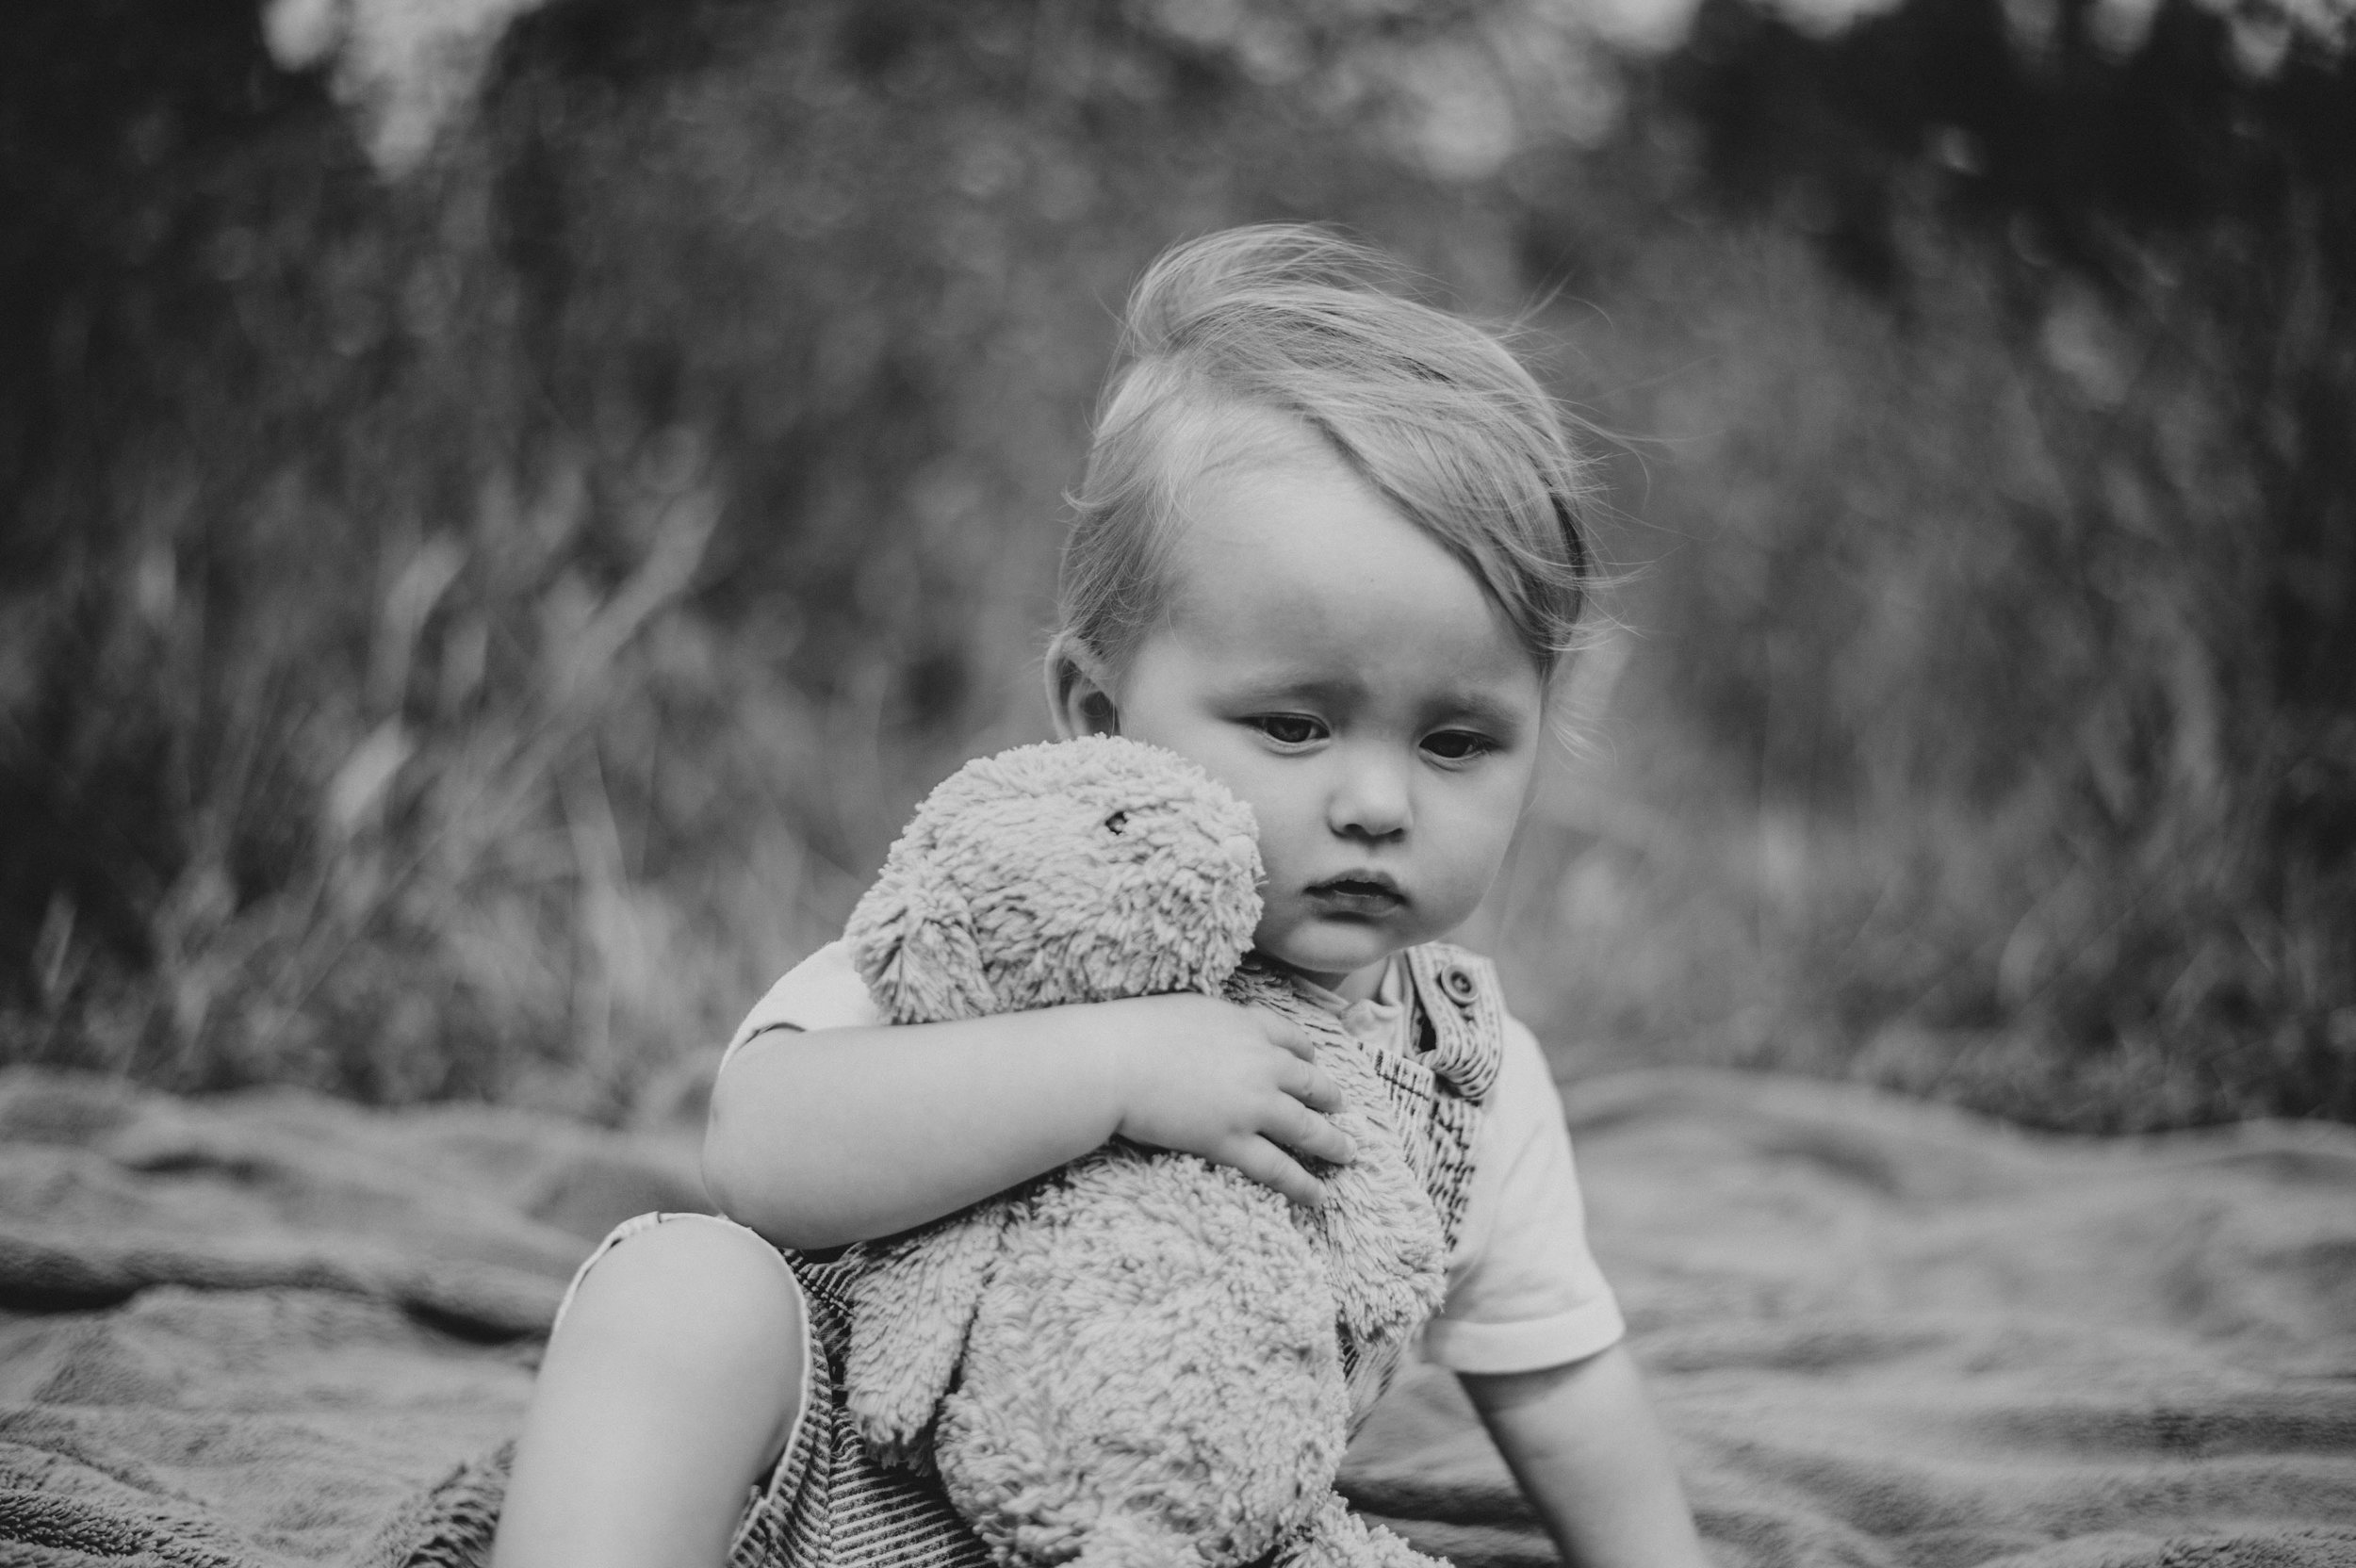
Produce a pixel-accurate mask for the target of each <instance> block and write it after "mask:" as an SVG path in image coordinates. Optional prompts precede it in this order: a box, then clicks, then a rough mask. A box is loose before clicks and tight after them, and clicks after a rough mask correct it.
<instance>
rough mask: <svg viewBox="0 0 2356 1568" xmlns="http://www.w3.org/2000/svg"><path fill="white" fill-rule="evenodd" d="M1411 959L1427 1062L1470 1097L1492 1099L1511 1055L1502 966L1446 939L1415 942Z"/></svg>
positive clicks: (1421, 1045) (1410, 976)
mask: <svg viewBox="0 0 2356 1568" xmlns="http://www.w3.org/2000/svg"><path fill="white" fill-rule="evenodd" d="M1406 959H1407V976H1408V979H1409V981H1410V983H1411V984H1412V986H1413V988H1414V989H1415V1012H1416V1015H1417V1017H1418V1018H1419V1019H1420V1020H1421V1023H1420V1024H1419V1026H1418V1033H1419V1036H1420V1037H1419V1038H1418V1040H1417V1041H1416V1044H1417V1046H1418V1047H1419V1048H1420V1051H1421V1055H1422V1060H1423V1062H1424V1064H1425V1065H1426V1066H1428V1067H1430V1068H1431V1069H1432V1071H1434V1072H1436V1073H1438V1074H1439V1075H1440V1076H1441V1077H1442V1078H1443V1079H1445V1080H1447V1082H1448V1086H1449V1087H1450V1088H1452V1089H1454V1090H1455V1091H1456V1092H1457V1093H1458V1094H1460V1095H1463V1096H1464V1098H1465V1099H1467V1100H1474V1101H1481V1100H1486V1099H1488V1098H1489V1088H1490V1086H1492V1085H1494V1084H1495V1083H1496V1082H1497V1065H1498V1063H1500V1062H1501V1061H1503V1060H1504V1056H1505V995H1504V991H1503V989H1502V988H1500V987H1499V986H1498V984H1497V965H1495V964H1493V963H1491V962H1490V961H1489V960H1488V959H1486V958H1483V957H1482V956H1481V955H1479V954H1477V953H1467V952H1465V951H1464V949H1463V948H1461V947H1451V946H1449V945H1448V943H1446V942H1426V943H1424V944H1423V945H1422V946H1421V947H1411V948H1409V949H1408V950H1407V953H1406Z"/></svg>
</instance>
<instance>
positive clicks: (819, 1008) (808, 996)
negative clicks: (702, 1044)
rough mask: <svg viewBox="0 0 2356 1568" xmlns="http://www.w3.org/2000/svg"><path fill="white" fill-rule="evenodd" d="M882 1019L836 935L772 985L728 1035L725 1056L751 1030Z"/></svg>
mask: <svg viewBox="0 0 2356 1568" xmlns="http://www.w3.org/2000/svg"><path fill="white" fill-rule="evenodd" d="M882 1021H883V1016H882V1014H881V1013H880V1012H879V1011H878V1010H877V1009H876V1006H875V998H874V997H873V996H871V995H869V994H868V990H867V982H866V981H864V980H862V979H860V978H859V967H858V965H857V964H855V963H854V962H853V961H852V958H851V948H850V944H849V943H848V942H845V941H843V940H841V939H837V940H834V941H830V942H828V943H827V944H826V946H824V947H822V948H820V949H818V951H816V952H815V953H812V954H811V955H810V956H809V957H807V958H804V959H803V960H802V961H801V962H800V963H798V964H795V965H794V967H793V968H792V969H790V970H787V971H786V972H785V973H784V974H783V975H781V976H780V977H779V978H778V980H777V984H776V985H774V986H771V987H770V988H769V989H768V991H767V992H766V993H765V994H763V995H762V997H761V1000H760V1001H759V1002H756V1003H754V1004H753V1010H752V1011H751V1012H749V1013H746V1014H745V1015H744V1022H742V1023H740V1024H738V1025H737V1026H736V1033H735V1034H734V1035H733V1036H731V1037H729V1039H728V1054H727V1055H724V1056H722V1057H721V1059H720V1061H721V1065H722V1066H723V1067H725V1066H727V1065H728V1056H733V1055H734V1054H736V1052H737V1048H738V1047H740V1046H742V1045H743V1044H744V1042H745V1041H746V1040H748V1039H751V1038H752V1037H754V1036H755V1035H759V1034H762V1033H765V1032H766V1031H768V1030H771V1029H799V1030H805V1031H807V1030H811V1029H843V1028H859V1027H864V1026H866V1025H868V1024H873V1023H880V1022H882Z"/></svg>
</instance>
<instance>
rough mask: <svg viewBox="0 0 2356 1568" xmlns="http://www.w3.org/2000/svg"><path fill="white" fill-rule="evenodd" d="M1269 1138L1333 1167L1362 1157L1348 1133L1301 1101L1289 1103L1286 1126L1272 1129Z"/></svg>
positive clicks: (1284, 1123) (1284, 1121) (1285, 1113)
mask: <svg viewBox="0 0 2356 1568" xmlns="http://www.w3.org/2000/svg"><path fill="white" fill-rule="evenodd" d="M1268 1135H1269V1136H1270V1137H1272V1138H1274V1139H1275V1140H1276V1141H1277V1142H1279V1143H1281V1144H1283V1145H1284V1147H1285V1148H1287V1149H1293V1150H1298V1151H1299V1152H1301V1153H1303V1154H1309V1155H1314V1156H1315V1157H1316V1158H1317V1159H1320V1160H1324V1161H1327V1162H1328V1163H1330V1164H1333V1165H1348V1164H1349V1163H1350V1161H1351V1160H1353V1159H1355V1158H1356V1157H1357V1154H1358V1149H1357V1146H1356V1145H1355V1144H1353V1143H1351V1142H1350V1135H1349V1134H1348V1133H1345V1132H1343V1131H1342V1130H1341V1129H1340V1128H1339V1127H1336V1126H1334V1125H1333V1123H1332V1122H1330V1121H1328V1120H1326V1119H1325V1118H1323V1117H1321V1116H1319V1115H1317V1112H1315V1111H1313V1110H1311V1109H1309V1107H1308V1106H1306V1105H1304V1104H1302V1103H1301V1102H1299V1101H1297V1100H1296V1101H1291V1102H1288V1103H1287V1105H1286V1109H1285V1112H1284V1117H1283V1120H1282V1125H1280V1126H1277V1127H1275V1128H1272V1129H1270V1131H1269V1133H1268Z"/></svg>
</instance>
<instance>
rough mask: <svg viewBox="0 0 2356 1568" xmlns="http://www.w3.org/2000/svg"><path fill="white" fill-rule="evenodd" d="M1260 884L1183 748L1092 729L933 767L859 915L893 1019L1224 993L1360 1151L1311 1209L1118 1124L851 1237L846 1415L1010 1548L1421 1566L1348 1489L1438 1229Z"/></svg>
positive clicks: (1211, 1560)
mask: <svg viewBox="0 0 2356 1568" xmlns="http://www.w3.org/2000/svg"><path fill="white" fill-rule="evenodd" d="M1259 879H1260V861H1259V853H1258V849H1257V845H1256V841H1255V837H1254V825H1253V822H1252V813H1251V809H1250V808H1249V807H1247V806H1245V805H1244V804H1243V803H1242V802H1241V801H1239V800H1237V799H1236V798H1235V796H1234V795H1233V794H1231V793H1229V792H1227V791H1226V790H1225V789H1223V788H1222V787H1220V786H1219V784H1217V783H1216V782H1214V781H1213V780H1212V779H1211V778H1210V776H1208V775H1206V774H1205V773H1203V771H1202V770H1201V769H1200V768H1198V767H1196V766H1195V765H1194V764H1193V763H1191V762H1189V761H1186V760H1185V759H1183V758H1180V757H1178V756H1176V755H1175V754H1173V753H1170V752H1168V751H1164V750H1162V749H1160V748H1157V747H1153V746H1149V745H1145V744H1141V743H1137V742H1133V741H1128V740H1123V739H1120V738H1117V737H1107V736H1089V737H1083V738H1080V739H1076V740H1070V741H1062V742H1053V743H1044V744H1039V745H1031V746H1023V747H1018V748H1015V749H1014V750H1011V751H1007V752H1002V753H1000V754H999V755H997V756H994V757H988V758H983V759H980V760H976V761H973V762H971V763H968V764H967V765H966V766H965V767H964V768H963V769H962V770H960V771H959V772H958V773H957V774H956V775H954V776H951V777H950V778H949V779H947V780H946V781H945V782H943V783H942V784H941V786H940V787H939V788H938V789H937V790H935V791H934V792H933V793H932V794H931V795H930V796H929V797H927V799H926V800H925V801H924V804H923V805H922V806H921V807H920V808H919V809H918V810H917V812H916V814H915V817H914V819H913V820H912V821H911V823H910V825H909V826H908V830H907V832H906V833H905V834H904V835H903V836H902V837H901V839H900V840H899V841H898V842H897V843H895V844H894V845H893V846H892V851H891V853H890V855H889V857H888V858H887V859H886V863H885V866H884V869H883V872H882V874H881V875H880V877H879V878H878V880H877V881H876V883H875V886H874V887H873V888H872V889H871V890H869V891H868V893H867V894H866V896H865V897H864V898H863V899H862V900H861V901H860V903H859V907H858V909H857V911H856V913H855V914H854V915H853V917H852V920H851V922H850V924H849V926H848V928H847V929H846V931H845V933H844V935H845V939H846V940H847V941H848V942H849V944H850V945H851V948H852V951H853V955H854V957H855V959H856V962H857V964H858V966H859V972H860V973H861V975H862V976H863V978H864V979H865V980H866V982H867V985H868V988H869V990H870V991H871V992H872V994H873V995H874V997H875V1002H876V1004H877V1005H878V1007H879V1008H880V1010H881V1011H882V1013H883V1014H884V1016H885V1017H886V1018H888V1019H890V1020H892V1021H895V1022H924V1021H942V1020H949V1019H958V1018H970V1017H976V1016H980V1015H983V1014H987V1013H996V1012H1008V1011H1014V1010H1018V1009H1023V1008H1030V1007H1042V1006H1049V1005H1058V1004H1064V1003H1079V1002H1100V1001H1110V1000H1114V999H1118V998H1121V997H1130V996H1144V995H1152V994H1158V993H1164V992H1176V991H1199V992H1203V993H1204V994H1209V995H1223V996H1225V997H1227V998H1229V999H1230V1000H1233V1001H1236V1002H1242V1003H1249V1004H1254V1005H1262V1006H1268V1007H1271V1008H1274V1009H1276V1010H1277V1011H1279V1012H1281V1013H1282V1014H1284V1016H1285V1017H1287V1018H1289V1019H1292V1020H1293V1021H1296V1022H1297V1023H1298V1024H1299V1025H1300V1026H1301V1027H1302V1028H1303V1029H1304V1030H1306V1031H1308V1032H1309V1035H1310V1037H1311V1039H1312V1040H1313V1041H1315V1042H1316V1045H1317V1061H1318V1064H1319V1066H1320V1067H1321V1068H1323V1069H1324V1070H1325V1071H1326V1072H1327V1074H1328V1075H1329V1076H1330V1077H1331V1078H1332V1079H1333V1082H1334V1084H1335V1086H1337V1087H1338V1088H1339V1090H1340V1091H1341V1094H1342V1097H1343V1099H1344V1102H1345V1106H1344V1109H1342V1110H1341V1111H1339V1112H1336V1113H1334V1114H1333V1118H1332V1119H1333V1122H1334V1123H1335V1124H1336V1125H1337V1126H1338V1127H1340V1128H1341V1130H1342V1131H1343V1132H1345V1133H1346V1134H1348V1135H1349V1136H1350V1140H1351V1143H1352V1145H1353V1148H1354V1151H1355V1157H1354V1158H1353V1159H1352V1160H1351V1162H1350V1164H1348V1165H1343V1166H1327V1165H1323V1164H1322V1163H1320V1162H1311V1163H1312V1164H1313V1165H1315V1166H1316V1168H1317V1170H1318V1172H1319V1174H1320V1175H1321V1177H1322V1179H1323V1181H1324V1182H1325V1184H1326V1187H1327V1191H1328V1194H1329V1198H1328V1201H1327V1202H1326V1203H1325V1205H1324V1206H1323V1207H1322V1208H1320V1209H1317V1210H1305V1209H1300V1208H1297V1207H1296V1206H1294V1205H1292V1204H1290V1203H1288V1202H1286V1201H1284V1199H1283V1198H1281V1197H1279V1196H1278V1195H1276V1194H1275V1193H1273V1192H1271V1191H1269V1190H1268V1188H1266V1187H1264V1186H1261V1185H1260V1184H1256V1183H1254V1182H1252V1181H1251V1180H1249V1179H1247V1178H1245V1177H1244V1176H1242V1175H1240V1174H1238V1173H1237V1172H1235V1171H1234V1170H1232V1169H1229V1168H1225V1167H1222V1166H1216V1165H1213V1164H1211V1163H1210V1162H1208V1161H1205V1160H1203V1159H1200V1158H1197V1157H1196V1156H1194V1155H1191V1154H1183V1153H1176V1152H1170V1151H1162V1150H1152V1149H1147V1148H1143V1147H1140V1146H1137V1145H1134V1144H1130V1143H1128V1142H1126V1141H1124V1140H1120V1139H1116V1140H1114V1141H1113V1142H1112V1143H1109V1144H1107V1145H1105V1146H1104V1148H1103V1149H1101V1150H1099V1151H1097V1152H1094V1153H1093V1154H1090V1155H1088V1156H1085V1157H1083V1158H1082V1159H1080V1160H1077V1161H1074V1162H1072V1164H1070V1165H1068V1166H1065V1167H1064V1168H1061V1169H1059V1170H1057V1171H1055V1172H1051V1173H1049V1174H1048V1175H1047V1176H1045V1177H1041V1178H1039V1179H1038V1180H1036V1181H1034V1182H1031V1183H1028V1184H1024V1185H1023V1186H1021V1187H1018V1188H1016V1189H1014V1190H1013V1191H1011V1192H1008V1193H1005V1194H1001V1195H999V1196H998V1197H996V1198H993V1199H990V1200H988V1201H984V1202H981V1203H978V1204H975V1205H973V1207H971V1208H968V1209H965V1210H961V1211H959V1212H958V1213H957V1214H955V1215H952V1216H949V1217H946V1218H944V1219H941V1220H939V1221H936V1222H934V1223H932V1224H930V1225H927V1226H923V1227H920V1228H918V1229H917V1230H914V1231H911V1232H908V1233H903V1234H901V1235H899V1236H895V1237H891V1238H887V1239H886V1240H884V1241H881V1242H877V1243H871V1244H869V1245H868V1249H867V1250H868V1254H869V1256H868V1265H867V1267H866V1268H865V1270H864V1271H863V1273H862V1274H861V1275H860V1277H859V1282H858V1284H857V1286H856V1287H855V1290H854V1295H853V1311H852V1333H851V1342H850V1346H849V1349H848V1353H847V1355H846V1358H845V1367H844V1382H845V1387H846V1397H847V1401H848V1404H849V1407H850V1410H851V1412H852V1415H853V1418H854V1420H855V1422H856V1423H857V1425H858V1427H859V1432H860V1436H861V1438H862V1440H863V1441H864V1442H865V1443H866V1444H867V1446H868V1447H869V1449H870V1451H871V1452H873V1453H874V1454H875V1455H876V1456H877V1458H878V1459H880V1460H882V1461H883V1462H887V1463H897V1464H903V1465H908V1466H911V1467H916V1468H923V1467H925V1466H927V1465H929V1466H931V1467H933V1468H934V1469H936V1470H937V1472H938V1474H939V1476H940V1478H941V1483H942V1486H943V1489H944V1490H945V1492H946V1493H947V1495H948V1496H949V1499H950V1501H951V1502H952V1504H953V1505H954V1506H955V1507H956V1508H957V1511H958V1512H959V1513H960V1514H961V1515H962V1516H963V1518H964V1519H965V1520H966V1522H967V1524H968V1525H969V1526H971V1527H972V1528H973V1530H974V1532H975V1534H976V1535H978V1536H979V1537H980V1539H981V1540H982V1541H983V1543H984V1544H986V1545H987V1546H989V1548H990V1551H991V1553H992V1556H993V1557H994V1558H995V1559H996V1560H998V1561H999V1562H1001V1563H1006V1564H1039V1565H1044V1564H1048V1563H1061V1562H1067V1561H1072V1562H1077V1563H1079V1564H1081V1565H1083V1568H1235V1565H1241V1564H1249V1563H1258V1562H1261V1561H1262V1560H1268V1561H1271V1562H1277V1563H1284V1564H1289V1565H1294V1568H1434V1560H1432V1559H1429V1558H1426V1557H1424V1556H1422V1555H1421V1554H1419V1553H1417V1552H1415V1550H1414V1549H1413V1548H1412V1547H1410V1546H1409V1545H1408V1544H1406V1543H1405V1542H1403V1541H1401V1540H1400V1539H1399V1537H1397V1536H1396V1535H1393V1534H1391V1533H1390V1532H1389V1531H1387V1530H1384V1529H1383V1528H1381V1527H1377V1526H1372V1525H1369V1524H1367V1523H1366V1522H1365V1521H1364V1520H1362V1519H1360V1518H1359V1517H1358V1516H1357V1515H1356V1514H1354V1513H1351V1512H1350V1511H1349V1510H1348V1509H1347V1508H1346V1507H1345V1506H1344V1504H1343V1502H1342V1500H1341V1498H1340V1496H1339V1495H1337V1494H1336V1493H1335V1492H1334V1490H1333V1478H1334V1473H1335V1470H1336V1468H1337V1467H1338V1465H1339V1463H1340V1461H1341V1455H1342V1448H1343V1446H1344V1444H1345V1443H1346V1442H1347V1441H1348V1438H1349V1435H1350V1428H1351V1425H1352V1421H1353V1418H1354V1417H1355V1416H1357V1415H1362V1414H1363V1413H1364V1407H1365V1406H1366V1404H1370V1403H1371V1400H1372V1397H1373V1395H1374V1394H1375V1393H1378V1392H1379V1391H1380V1387H1379V1385H1380V1382H1381V1380H1383V1378H1385V1377H1387V1375H1388V1371H1389V1369H1390V1368H1392V1367H1395V1366H1396V1364H1398V1360H1399V1350H1400V1348H1401V1347H1402V1345H1403V1343H1404V1341H1405V1339H1406V1337H1407V1336H1408V1335H1411V1334H1412V1333H1413V1332H1414V1331H1415V1330H1416V1329H1417V1328H1418V1327H1419V1326H1420V1325H1421V1323H1422V1322H1423V1321H1424V1320H1425V1318H1426V1317H1427V1316H1429V1315H1430V1314H1431V1312H1432V1310H1433V1309H1434V1308H1435V1307H1436V1306H1437V1305H1438V1302H1439V1299H1440V1296H1441V1294H1442V1291H1443V1288H1444V1279H1443V1266H1444V1250H1445V1246H1444V1242H1443V1239H1442V1235H1441V1231H1440V1226H1439V1220H1438V1217H1437V1215H1436V1213H1435V1210H1434V1207H1433V1204H1432V1200H1431V1197H1430V1195H1429V1194H1428V1193H1427V1192H1426V1191H1425V1189H1424V1188H1423V1186H1422V1184H1420V1183H1419V1182H1418V1180H1417V1178H1416V1176H1415V1171H1414V1169H1413V1168H1412V1167H1411V1166H1410V1164H1409V1162H1408V1158H1407V1154H1406V1152H1405V1149H1404V1147H1403V1146H1402V1144H1401V1142H1400V1140H1399V1135H1398V1133H1397V1132H1396V1131H1395V1129H1394V1127H1393V1125H1392V1122H1391V1119H1390V1116H1391V1113H1390V1112H1389V1110H1388V1107H1387V1102H1386V1100H1385V1097H1384V1095H1383V1088H1382V1086H1381V1083H1380V1080H1379V1079H1378V1078H1377V1076H1376V1073H1375V1069H1374V1066H1373V1064H1372V1063H1371V1061H1370V1060H1369V1058H1368V1056H1367V1054H1366V1047H1363V1046H1361V1045H1359V1044H1358V1043H1357V1042H1355V1041H1354V1040H1352V1039H1350V1037H1348V1036H1347V1035H1346V1034H1345V1033H1344V1032H1343V1031H1342V1030H1341V1029H1340V1028H1339V1026H1338V1025H1337V1024H1336V1023H1335V1022H1334V1021H1333V1019H1332V1018H1331V1017H1329V1016H1328V1015H1327V1014H1326V1013H1325V1012H1324V1011H1322V1010H1320V1009H1318V1008H1317V1007H1315V1006H1313V1005H1309V1004H1307V1003H1305V1002H1303V1001H1302V1000H1301V999H1300V998H1299V997H1298V996H1297V995H1296V994H1295V993H1294V991H1293V989H1292V988H1291V987H1290V986H1289V985H1288V984H1286V983H1285V981H1284V979H1283V978H1281V977H1280V976H1279V975H1277V974H1275V973H1273V972H1270V971H1268V970H1267V969H1265V968H1262V967H1260V966H1259V965H1258V964H1257V963H1256V961H1247V960H1246V955H1247V953H1248V950H1249V949H1250V947H1251V941H1252V930H1253V927H1254V926H1255V925H1256V924H1257V923H1258V919H1259V912H1260V899H1259V894H1258V891H1257V883H1258V881H1259ZM1369 1384H1371V1385H1372V1386H1369ZM1353 1396H1355V1397H1353Z"/></svg>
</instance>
